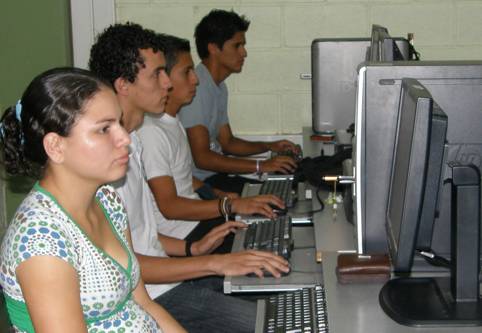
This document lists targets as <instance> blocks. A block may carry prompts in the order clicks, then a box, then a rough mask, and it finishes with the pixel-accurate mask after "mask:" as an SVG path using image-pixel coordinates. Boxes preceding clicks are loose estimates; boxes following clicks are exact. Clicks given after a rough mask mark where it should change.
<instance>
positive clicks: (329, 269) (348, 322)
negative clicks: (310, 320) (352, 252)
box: [323, 252, 482, 333]
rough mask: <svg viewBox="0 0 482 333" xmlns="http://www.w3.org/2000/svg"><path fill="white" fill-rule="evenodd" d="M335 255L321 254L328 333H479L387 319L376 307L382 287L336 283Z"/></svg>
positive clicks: (467, 328)
mask: <svg viewBox="0 0 482 333" xmlns="http://www.w3.org/2000/svg"><path fill="white" fill-rule="evenodd" d="M337 255H338V254H337V253H336V252H325V253H324V254H323V280H324V285H325V293H326V307H327V311H328V325H329V328H330V333H340V332H341V333H348V332H353V333H367V332H370V333H409V332H423V333H435V332H457V333H459V332H461V333H462V332H464V333H465V332H467V333H469V332H470V333H471V332H479V333H480V332H481V331H482V328H480V327H464V328H462V327H447V328H440V327H435V328H412V327H407V326H403V325H400V324H398V323H396V322H395V321H393V320H392V319H390V318H389V317H388V316H387V315H386V314H385V313H384V312H383V310H382V308H381V307H380V305H379V304H378V292H379V291H380V289H381V287H382V284H380V283H371V284H346V285H342V284H339V283H338V282H337V279H336V274H335V268H336V258H337Z"/></svg>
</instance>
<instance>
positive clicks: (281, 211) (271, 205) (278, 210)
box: [269, 204, 288, 215]
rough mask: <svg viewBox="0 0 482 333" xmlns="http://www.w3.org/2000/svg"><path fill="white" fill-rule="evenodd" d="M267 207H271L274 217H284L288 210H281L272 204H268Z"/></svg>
mask: <svg viewBox="0 0 482 333" xmlns="http://www.w3.org/2000/svg"><path fill="white" fill-rule="evenodd" d="M269 206H270V207H271V209H272V210H273V212H274V213H275V214H276V215H286V213H287V212H288V208H281V207H279V206H276V205H274V204H269Z"/></svg>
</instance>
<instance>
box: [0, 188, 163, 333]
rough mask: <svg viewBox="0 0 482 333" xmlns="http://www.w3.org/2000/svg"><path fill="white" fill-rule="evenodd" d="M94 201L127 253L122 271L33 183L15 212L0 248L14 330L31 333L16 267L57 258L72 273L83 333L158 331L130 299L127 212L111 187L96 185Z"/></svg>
mask: <svg viewBox="0 0 482 333" xmlns="http://www.w3.org/2000/svg"><path fill="white" fill-rule="evenodd" d="M96 199H97V201H98V203H99V206H100V207H101V208H102V210H103V211H104V214H105V217H106V220H107V221H108V222H109V224H110V226H111V228H112V230H113V232H114V234H115V235H116V236H117V238H118V239H119V241H120V242H121V244H122V246H123V247H124V249H125V251H127V253H128V258H129V260H128V266H127V268H125V267H123V266H122V265H120V264H119V263H118V262H117V261H116V260H115V259H114V258H112V257H111V256H109V255H108V254H107V253H105V252H104V251H103V250H101V249H100V248H98V247H97V246H95V245H94V243H93V242H92V241H91V240H90V239H89V237H88V236H87V235H86V234H85V233H84V232H83V230H82V229H81V228H80V227H79V226H78V225H77V223H76V222H75V221H74V220H73V219H72V218H71V216H70V215H69V214H68V213H67V212H66V211H65V210H64V209H63V208H62V207H61V206H60V205H59V203H58V202H57V201H56V200H55V198H54V197H53V196H52V195H51V194H50V193H48V192H47V191H46V190H45V189H43V188H42V187H41V186H40V185H39V184H38V183H37V184H35V186H34V188H33V189H32V191H31V192H30V193H29V195H28V196H27V197H26V198H25V200H24V201H23V202H22V204H21V205H20V207H19V208H18V210H17V212H16V214H15V216H14V218H13V221H12V222H11V224H10V226H9V227H8V230H7V232H6V234H5V237H4V239H3V243H2V246H1V250H0V260H1V262H0V284H1V285H2V287H3V290H4V294H5V299H6V303H7V309H8V313H9V316H10V320H11V321H12V324H13V325H14V327H15V329H16V330H17V331H20V332H34V330H33V326H32V322H31V319H30V316H29V314H28V310H27V307H26V304H25V300H24V298H23V295H22V290H21V289H20V285H19V283H18V281H17V278H16V275H15V270H16V269H17V267H18V265H19V264H21V263H22V262H23V261H25V260H27V259H29V258H31V257H34V256H53V257H57V258H60V259H62V260H64V261H66V262H67V263H68V264H69V265H71V266H72V267H73V268H74V269H75V270H76V272H77V274H78V279H79V284H80V295H79V297H80V302H81V304H82V309H83V312H84V319H85V322H86V323H87V327H88V331H89V332H92V333H94V332H136V333H137V332H159V331H160V328H159V326H158V325H157V323H156V321H155V320H154V319H153V318H152V317H151V316H150V315H149V314H148V313H147V312H146V311H144V310H143V309H142V308H141V307H140V306H139V305H138V304H137V303H136V302H134V300H133V298H132V294H131V293H132V291H133V290H134V289H135V287H136V286H137V284H138V282H139V277H140V270H139V264H138V262H137V260H136V257H135V255H134V253H133V252H132V250H131V248H130V246H129V244H128V242H127V239H126V235H125V232H126V230H127V228H128V222H127V214H126V212H125V210H124V207H123V205H122V203H121V200H120V198H119V197H118V195H117V194H116V192H115V191H114V189H113V188H112V187H111V186H102V187H100V188H99V190H98V191H97V194H96ZM38 274H42V272H38ZM52 292H55V286H52ZM59 297H62V295H59ZM45 306H48V304H45Z"/></svg>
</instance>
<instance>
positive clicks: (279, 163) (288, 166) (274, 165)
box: [260, 155, 298, 175]
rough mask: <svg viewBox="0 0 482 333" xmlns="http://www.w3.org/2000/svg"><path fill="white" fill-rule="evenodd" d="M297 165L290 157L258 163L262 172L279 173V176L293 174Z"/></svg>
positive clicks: (278, 157)
mask: <svg viewBox="0 0 482 333" xmlns="http://www.w3.org/2000/svg"><path fill="white" fill-rule="evenodd" d="M297 167H298V165H297V164H296V161H295V160H294V159H293V158H291V157H290V156H279V155H278V156H275V157H273V158H270V159H269V160H264V161H262V162H261V163H260V168H261V171H262V172H279V173H281V174H285V175H289V174H293V173H294V171H295V170H296V168H297Z"/></svg>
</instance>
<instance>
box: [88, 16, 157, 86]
mask: <svg viewBox="0 0 482 333" xmlns="http://www.w3.org/2000/svg"><path fill="white" fill-rule="evenodd" d="M144 49H152V50H153V51H154V52H158V51H163V44H162V39H161V38H160V35H159V34H157V33H155V32H154V31H152V30H149V29H145V28H143V27H142V26H140V25H139V24H136V23H131V22H127V23H124V24H114V25H111V26H109V27H108V28H106V29H105V30H104V31H103V32H102V33H100V34H99V35H98V36H97V38H96V42H95V44H94V45H93V46H92V48H91V50H90V59H89V68H90V70H91V71H92V72H94V73H95V74H96V75H98V76H99V77H101V78H103V79H104V80H106V81H109V82H110V83H111V84H112V85H114V81H115V80H116V79H118V78H120V77H121V78H124V79H126V80H128V81H129V82H134V81H135V79H136V76H137V73H138V72H139V68H142V67H144V66H145V64H144V58H143V57H142V56H141V54H140V52H139V50H144Z"/></svg>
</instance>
